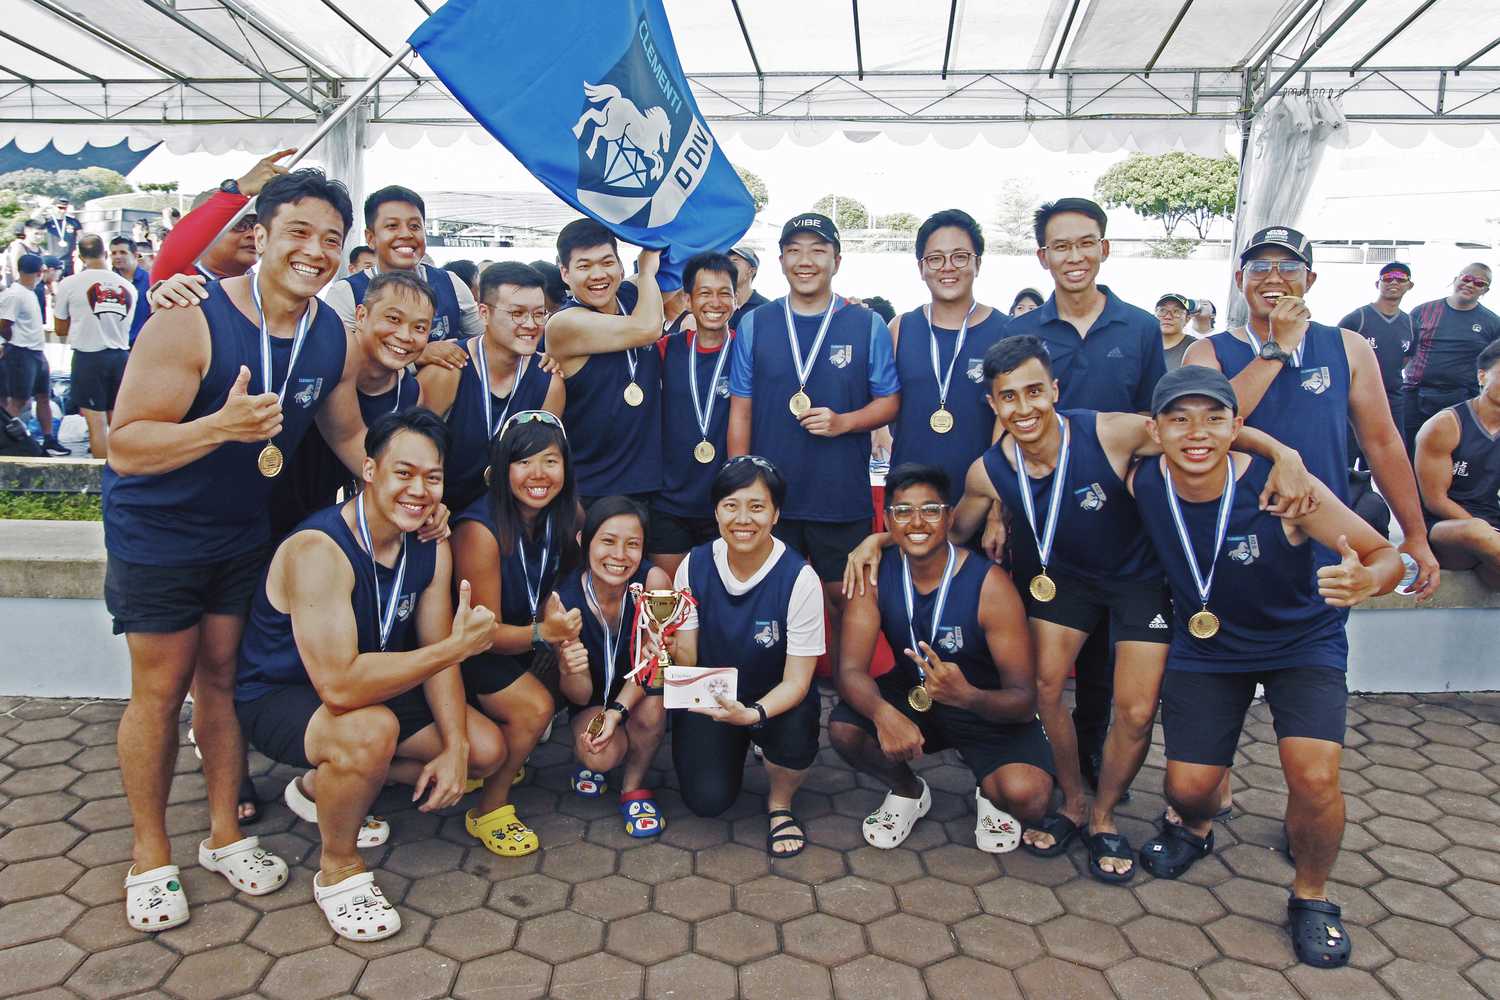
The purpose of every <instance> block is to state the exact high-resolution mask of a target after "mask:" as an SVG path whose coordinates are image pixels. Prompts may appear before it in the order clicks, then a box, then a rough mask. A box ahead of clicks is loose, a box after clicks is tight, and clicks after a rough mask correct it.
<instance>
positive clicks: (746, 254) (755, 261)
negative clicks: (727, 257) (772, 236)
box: [729, 233, 786, 271]
mask: <svg viewBox="0 0 1500 1000" xmlns="http://www.w3.org/2000/svg"><path fill="white" fill-rule="evenodd" d="M781 239H782V241H783V242H785V240H786V234H785V233H783V234H782V237H781ZM729 252H730V253H732V254H734V255H735V256H736V257H738V258H740V259H741V260H743V261H744V262H745V263H747V264H749V265H750V266H751V267H753V268H755V269H756V270H757V271H759V270H760V254H758V253H756V252H755V251H754V250H752V249H750V248H749V247H747V246H745V245H744V244H743V243H741V244H740V245H739V246H737V247H735V248H733V249H732V250H730V251H729Z"/></svg>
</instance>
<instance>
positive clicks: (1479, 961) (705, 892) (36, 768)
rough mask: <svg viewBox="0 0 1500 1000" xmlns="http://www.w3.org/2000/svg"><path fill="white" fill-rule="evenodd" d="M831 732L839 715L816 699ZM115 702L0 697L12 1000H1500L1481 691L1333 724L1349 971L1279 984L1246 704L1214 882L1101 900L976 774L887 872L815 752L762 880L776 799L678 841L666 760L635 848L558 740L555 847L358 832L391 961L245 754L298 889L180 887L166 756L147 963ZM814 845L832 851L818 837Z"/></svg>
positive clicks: (1496, 804)
mask: <svg viewBox="0 0 1500 1000" xmlns="http://www.w3.org/2000/svg"><path fill="white" fill-rule="evenodd" d="M824 702H825V708H826V707H827V704H828V702H829V699H828V697H827V696H826V695H825V696H824ZM121 709H122V706H121V704H120V703H118V702H102V701H94V702H79V701H47V700H34V699H32V700H28V699H24V698H0V984H3V985H0V992H3V993H4V994H5V995H24V994H32V993H34V994H35V995H37V996H41V997H49V998H50V997H53V996H56V997H62V996H64V995H67V996H83V997H90V998H106V997H125V996H136V995H150V996H163V997H171V998H175V1000H195V998H200V997H201V998H208V997H237V996H244V995H258V996H263V997H270V998H272V1000H311V998H320V997H334V996H345V995H350V994H356V995H359V996H362V997H367V998H375V997H386V996H390V997H403V998H405V997H440V996H456V997H464V998H468V997H476V998H485V1000H494V998H500V997H503V998H506V1000H512V998H515V1000H520V998H524V997H558V998H562V1000H567V998H571V997H585V998H588V1000H605V998H609V997H627V998H628V997H694V998H702V1000H737V998H746V1000H755V998H760V997H774V998H777V1000H782V998H785V997H788V996H797V997H807V998H819V997H826V998H830V1000H832V998H838V1000H845V998H864V997H880V998H882V1000H884V998H902V997H914V998H915V997H937V998H947V997H959V998H962V1000H973V998H975V997H979V996H983V997H987V998H989V997H993V998H997V1000H1013V998H1020V997H1034V996H1049V997H1070V998H1071V997H1080V998H1089V997H1100V998H1113V1000H1135V998H1138V997H1139V998H1154V997H1170V998H1172V1000H1179V998H1180V1000H1189V998H1201V997H1209V998H1214V1000H1231V998H1247V1000H1248V998H1254V1000H1262V998H1269V1000H1280V998H1286V1000H1299V998H1313V997H1315V998H1318V1000H1345V998H1348V1000H1365V998H1372V1000H1381V998H1389V997H1396V998H1407V997H1410V998H1423V1000H1425V998H1428V997H1443V998H1445V1000H1446V998H1449V997H1455V998H1464V997H1497V996H1500V834H1496V832H1495V831H1496V830H1497V829H1500V798H1497V796H1500V695H1485V694H1474V695H1440V696H1438V695H1433V696H1407V695H1389V696H1381V697H1361V696H1355V697H1351V698H1350V701H1349V720H1350V721H1349V725H1350V727H1351V728H1350V731H1349V732H1350V746H1349V748H1348V749H1347V750H1346V751H1345V754H1344V758H1345V770H1344V774H1343V784H1344V788H1345V791H1346V804H1347V813H1348V825H1347V827H1346V832H1345V839H1344V849H1343V851H1342V853H1341V855H1340V858H1339V861H1338V864H1337V865H1336V866H1335V869H1334V875H1333V880H1332V882H1331V883H1330V886H1329V891H1330V894H1331V896H1332V897H1333V898H1334V899H1335V900H1336V901H1338V902H1340V903H1341V904H1342V905H1343V906H1344V914H1345V922H1346V923H1347V924H1348V926H1349V928H1350V936H1351V940H1352V941H1353V943H1354V948H1355V952H1354V961H1353V964H1352V965H1351V966H1350V967H1349V968H1346V969H1341V970H1337V971H1333V972H1330V971H1327V970H1318V969H1312V968H1308V967H1305V966H1300V965H1298V964H1297V963H1296V959H1295V956H1294V954H1293V952H1292V950H1291V946H1290V941H1289V940H1288V938H1287V936H1286V933H1285V931H1284V930H1283V928H1282V926H1281V924H1282V920H1283V917H1284V914H1285V908H1286V894H1287V889H1288V886H1289V885H1290V882H1291V877H1292V869H1291V867H1290V866H1289V865H1288V864H1287V862H1286V860H1285V858H1284V857H1283V856H1282V854H1281V851H1280V848H1281V811H1282V809H1283V808H1284V806H1285V801H1286V784H1285V782H1284V781H1283V780H1282V778H1281V775H1280V773H1279V771H1278V770H1277V756H1276V748H1275V745H1274V743H1273V742H1272V740H1274V734H1273V733H1272V731H1271V727H1270V724H1269V722H1270V720H1269V715H1267V714H1266V710H1265V706H1264V705H1263V704H1259V703H1257V704H1256V705H1254V706H1252V708H1251V712H1250V719H1249V720H1248V722H1247V724H1246V727H1245V733H1244V737H1243V739H1242V741H1241V745H1240V751H1241V755H1242V756H1241V757H1240V758H1239V763H1238V764H1237V765H1236V767H1235V770H1234V775H1235V782H1234V787H1235V790H1236V798H1237V803H1238V804H1239V809H1240V810H1241V811H1239V812H1237V813H1236V816H1235V817H1234V819H1232V820H1231V821H1230V822H1228V823H1223V824H1219V825H1218V827H1217V828H1216V839H1217V856H1216V857H1214V858H1212V859H1210V860H1206V861H1203V862H1201V863H1200V864H1199V865H1197V866H1196V867H1195V868H1194V869H1193V870H1192V871H1191V872H1189V873H1188V875H1187V876H1186V877H1185V878H1183V879H1181V880H1180V881H1177V882H1162V881H1156V880H1153V879H1151V878H1149V877H1148V876H1146V875H1144V874H1142V875H1140V876H1138V877H1137V879H1136V880H1135V881H1134V882H1133V883H1132V884H1131V885H1129V886H1127V887H1123V888H1122V887H1112V886H1103V885H1100V884H1098V883H1096V882H1094V881H1093V880H1091V879H1090V878H1089V877H1088V876H1087V875H1086V874H1084V872H1085V871H1086V865H1085V861H1086V856H1085V853H1084V851H1083V849H1082V847H1081V846H1075V847H1074V848H1073V850H1072V852H1071V854H1070V856H1069V857H1066V858H1056V859H1051V860H1044V859H1038V858H1034V857H1031V856H1030V855H1027V854H1025V853H1015V854H1009V855H1004V856H999V857H997V856H994V855H989V854H984V853H981V852H980V851H978V850H976V849H975V847H974V841H973V833H972V831H973V812H972V810H973V799H972V795H971V794H967V793H968V791H969V789H968V788H967V787H965V782H966V781H967V778H966V775H967V771H966V770H964V769H962V768H961V767H959V766H957V761H956V758H955V759H948V757H947V756H944V757H943V759H941V760H938V759H923V760H921V761H919V762H918V764H917V769H918V770H919V771H920V772H921V773H922V774H923V776H924V777H925V778H926V779H927V781H928V784H929V786H930V787H931V788H932V792H933V808H932V812H931V813H930V814H929V816H928V818H926V819H924V820H923V821H921V822H920V823H919V824H918V825H917V827H916V829H915V830H914V831H913V833H912V836H911V838H910V839H909V840H908V841H907V842H906V844H905V845H903V846H902V847H900V848H898V849H896V850H892V851H880V850H877V849H875V848H873V847H870V846H869V845H867V844H865V843H864V842H863V840H862V838H860V836H859V833H858V823H859V821H860V819H862V818H863V816H864V815H865V813H867V812H868V811H869V810H870V809H871V808H873V807H874V806H875V805H876V804H877V803H878V802H879V801H880V796H881V794H882V791H883V790H882V789H880V788H879V787H877V785H876V783H875V782H873V781H871V780H870V779H868V778H864V777H860V776H856V775H854V774H853V773H852V772H850V771H849V770H848V769H847V768H846V767H845V766H844V765H843V764H842V763H841V762H840V761H839V759H838V758H837V755H836V754H834V753H833V752H832V751H831V750H828V749H826V748H825V749H824V750H823V752H822V753H821V754H820V756H819V759H818V763H817V767H816V769H815V772H814V774H813V776H811V777H810V778H809V782H808V785H807V786H806V788H805V790H804V791H803V793H802V794H801V796H800V797H799V798H798V800H797V806H798V809H799V816H802V817H803V818H805V819H806V820H807V821H808V822H807V828H808V830H809V832H810V834H811V836H812V838H813V840H814V841H815V842H814V843H812V844H810V845H809V847H808V849H807V851H806V852H805V853H804V854H803V855H802V856H801V857H799V858H793V859H784V860H777V861H774V862H773V861H771V860H769V859H768V858H767V857H766V856H765V853H764V851H763V849H762V848H761V846H760V845H761V838H763V837H764V832H765V815H764V812H763V808H764V806H763V798H762V797H763V795H764V791H765V777H764V774H763V772H762V771H761V769H760V768H759V766H758V765H757V764H755V762H754V761H751V762H749V764H748V765H747V774H746V782H745V785H746V788H747V791H746V793H745V794H744V795H743V796H742V797H741V799H740V801H739V802H737V803H736V804H735V805H734V806H733V807H732V808H731V809H730V810H729V811H728V812H727V813H725V814H724V815H723V816H720V817H714V818H707V819H700V818H696V817H692V816H690V815H688V814H687V813H686V812H685V810H684V808H683V806H682V800H681V798H680V796H679V794H678V791H677V788H676V781H675V777H674V775H673V774H672V773H671V770H670V766H669V765H670V759H671V756H670V748H663V750H662V756H661V757H660V758H659V760H658V765H666V766H665V768H663V769H659V770H658V771H657V772H656V773H654V774H653V775H652V782H653V787H654V788H655V789H656V790H657V796H658V801H659V802H660V803H661V804H662V806H663V809H664V811H665V813H666V816H667V823H668V828H667V832H666V834H665V835H664V836H663V837H662V839H661V841H660V842H654V843H653V842H649V841H648V842H636V841H633V840H631V839H630V838H629V837H627V836H625V835H624V832H623V830H622V829H621V828H620V825H619V819H618V816H617V815H616V813H615V811H614V803H613V801H612V799H606V800H593V801H588V800H582V799H578V798H576V797H575V796H573V794H572V793H571V792H570V791H569V790H568V783H567V775H568V772H569V770H570V767H571V763H570V759H569V749H568V746H567V744H566V743H565V742H564V740H563V730H564V728H565V727H558V734H557V735H556V736H554V738H553V741H552V742H551V743H550V744H548V745H545V746H542V747H539V748H538V749H537V751H536V753H535V754H534V756H533V760H532V763H533V765H534V766H533V768H532V773H533V778H532V779H531V780H530V781H528V783H527V784H525V785H523V786H521V787H520V788H518V789H517V791H516V801H517V802H518V804H519V806H520V808H521V810H522V812H523V814H524V815H525V816H526V818H527V819H528V821H530V822H532V823H533V825H534V826H535V827H536V828H537V829H538V831H540V832H541V834H542V837H543V843H544V844H545V845H547V847H546V849H544V850H543V851H542V852H541V853H540V854H538V855H533V856H531V857H527V858H515V859H508V858H499V857H496V856H494V855H492V854H490V853H489V852H487V851H485V850H484V849H483V848H482V847H480V846H479V845H477V844H475V843H474V842H473V841H472V840H471V839H469V838H468V836H467V834H466V833H465V832H464V829H463V821H462V810H463V809H464V808H466V807H467V806H468V805H469V804H470V803H467V802H466V803H463V804H462V805H460V806H458V807H455V809H454V810H452V811H451V813H450V814H449V815H447V816H436V815H427V814H420V813H417V812H415V811H413V810H412V809H411V806H410V804H409V803H408V802H407V801H406V795H405V794H403V793H402V792H401V790H400V789H393V790H390V791H388V792H387V793H385V794H384V795H383V796H382V798H381V800H380V801H379V802H378V803H377V811H379V812H381V813H382V814H383V815H386V816H387V817H388V818H389V819H390V820H391V822H392V825H393V827H394V836H393V838H392V843H391V845H390V846H388V847H386V848H382V849H380V850H376V851H369V852H366V856H365V857H366V861H367V862H368V863H369V864H371V865H372V866H377V867H379V869H380V870H381V872H382V874H381V885H382V886H383V887H384V888H385V890H386V892H387V894H388V895H389V897H390V898H391V899H392V901H393V902H395V903H396V904H397V905H398V906H399V907H400V908H401V910H402V915H403V918H404V927H403V930H402V932H401V933H400V934H399V935H397V936H396V937H393V938H391V939H389V940H387V941H383V942H378V943H370V944H350V943H348V942H343V941H339V940H338V939H336V938H335V937H334V935H333V933H332V931H331V930H330V929H329V928H328V925H327V923H326V921H325V920H324V919H323V916H322V914H321V913H320V912H319V911H318V910H317V908H316V907H315V906H314V905H313V904H312V902H311V900H310V896H311V884H312V875H313V872H314V871H315V870H316V865H317V857H318V854H317V844H316V840H315V838H316V835H317V831H316V830H315V829H313V828H312V827H310V826H308V825H307V824H305V823H301V822H299V821H296V820H295V819H294V818H293V817H292V816H291V815H290V814H289V813H288V812H287V811H286V809H285V807H284V806H282V805H281V804H280V803H279V802H278V801H276V799H275V796H274V794H272V793H273V790H276V789H279V788H280V786H281V785H282V784H283V783H284V782H285V781H286V780H287V778H288V777H289V776H290V774H291V772H290V771H289V770H288V769H286V768H273V767H272V766H271V765H270V764H269V762H267V761H265V760H264V759H263V758H260V757H259V756H256V755H252V759H251V772H252V774H254V775H256V780H257V781H258V782H260V783H261V785H262V787H261V792H262V794H263V795H264V796H266V797H267V799H268V804H267V805H266V807H265V813H266V815H265V818H264V819H263V820H262V824H261V825H260V826H259V827H257V828H254V829H255V831H256V832H259V833H260V834H261V836H262V837H263V839H264V842H265V843H266V844H267V846H270V847H272V848H274V849H277V850H279V851H281V852H282V853H283V854H284V855H285V856H286V857H287V858H288V860H289V861H291V862H292V879H291V881H290V884H289V885H288V886H287V888H286V889H284V890H282V891H280V892H278V893H274V894H272V895H270V896H265V897H259V898H251V897H245V896H240V895H237V894H236V893H235V892H234V891H233V890H232V889H230V887H229V886H228V885H227V884H225V883H224V881H223V880H222V879H220V878H219V877H218V876H216V875H212V874H210V873H207V872H204V871H202V870H201V869H199V868H198V867H197V865H196V864H195V863H194V854H193V852H194V848H195V845H196V844H197V840H198V838H199V837H201V836H202V832H201V831H202V829H203V828H204V824H205V823H206V816H207V813H206V805H205V802H204V785H203V779H202V775H201V773H200V771H199V770H198V765H197V762H196V761H194V760H192V758H191V755H190V754H183V755H182V757H181V758H180V759H179V762H178V776H177V780H176V784H175V786H174V789H173V793H172V799H171V802H172V806H171V810H172V811H171V813H170V815H169V832H170V833H171V834H172V835H173V837H174V838H175V839H174V841H173V845H174V846H173V849H174V857H175V859H176V860H177V861H178V863H179V864H181V865H183V874H182V881H183V884H184V885H185V886H186V887H187V890H188V893H189V895H190V897H191V899H192V902H193V909H192V913H193V919H192V920H191V921H190V922H189V923H188V924H187V925H186V926H184V927H182V928H178V929H176V930H173V931H169V932H166V933H163V934H160V935H158V936H157V937H156V938H155V939H150V938H146V937H143V936H142V935H140V934H138V933H137V932H135V931H133V930H132V929H131V928H129V927H128V926H126V925H125V923H124V920H123V918H122V915H121V912H120V911H121V902H120V901H121V899H122V898H123V893H122V890H121V880H122V879H123V878H124V873H125V871H126V869H127V868H128V867H129V863H130V862H129V858H130V848H131V844H130V832H129V829H128V826H127V824H128V822H129V813H128V810H127V809H126V803H125V800H124V799H123V798H122V797H121V789H120V784H119V772H118V770H117V769H116V768H117V759H116V754H115V748H114V746H113V743H112V742H111V741H112V739H113V731H114V726H115V720H116V719H117V718H118V716H119V713H120V711H121ZM1160 735H1161V733H1160V729H1159V728H1158V729H1157V730H1156V733H1155V737H1156V739H1157V741H1158V742H1157V743H1156V744H1155V745H1154V746H1153V748H1152V751H1151V754H1150V756H1149V757H1148V759H1147V766H1146V768H1145V769H1144V770H1143V771H1142V774H1141V776H1140V777H1139V778H1138V779H1137V780H1136V784H1135V793H1136V794H1135V799H1134V801H1133V802H1132V803H1129V804H1126V805H1124V806H1122V807H1121V810H1120V819H1121V826H1122V829H1124V830H1125V832H1126V833H1127V834H1128V835H1129V836H1130V837H1131V838H1132V840H1133V841H1134V842H1135V843H1137V844H1139V842H1140V841H1141V840H1142V839H1143V838H1144V837H1145V836H1148V835H1149V832H1150V829H1151V823H1152V822H1153V821H1154V820H1155V817H1156V815H1158V814H1159V813H1160V810H1161V808H1162V799H1161V780H1162V770H1161V768H1162V763H1163V758H1162V755H1161V748H1160V743H1159V740H1160ZM820 838H821V839H820Z"/></svg>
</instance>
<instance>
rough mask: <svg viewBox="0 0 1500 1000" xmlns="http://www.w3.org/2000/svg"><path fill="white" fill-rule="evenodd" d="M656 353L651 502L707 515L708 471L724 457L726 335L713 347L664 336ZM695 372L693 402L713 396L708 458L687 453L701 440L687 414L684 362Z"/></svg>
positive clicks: (711, 479)
mask: <svg viewBox="0 0 1500 1000" xmlns="http://www.w3.org/2000/svg"><path fill="white" fill-rule="evenodd" d="M665 343H666V350H665V356H664V357H663V359H662V370H661V395H662V428H661V446H662V490H661V495H660V496H659V497H657V498H656V502H655V506H656V507H659V508H661V509H662V510H664V511H666V512H667V513H669V514H676V515H677V516H679V517H713V514H714V510H713V504H712V503H711V502H710V500H709V488H710V487H712V486H713V482H714V475H715V474H716V473H717V472H718V471H719V469H720V468H721V467H723V465H724V462H725V461H726V460H728V458H729V360H728V351H729V347H730V341H729V340H728V339H727V338H726V339H725V341H724V344H723V346H721V347H720V348H719V349H718V350H717V351H700V350H698V349H697V347H696V338H695V337H694V336H693V335H692V334H678V335H676V336H672V337H668V338H666V341H665ZM721 356H723V357H724V359H725V360H724V368H723V370H722V371H721V372H720V373H719V381H718V382H717V383H715V384H712V385H711V384H710V383H711V382H713V374H714V366H715V365H716V364H717V363H718V361H719V358H720V357H721ZM690 359H691V364H693V365H694V366H695V368H696V370H697V372H698V402H699V404H700V405H705V404H707V402H708V398H709V396H710V395H712V396H713V401H714V404H713V412H712V413H711V414H710V415H709V422H708V441H709V443H710V444H712V445H713V446H714V458H713V461H711V462H700V461H698V460H697V459H696V458H694V457H693V449H694V448H696V447H697V446H698V443H699V442H700V441H702V440H703V435H702V434H701V433H699V430H698V418H697V417H696V416H694V414H693V393H692V385H691V383H689V381H688V364H689V363H690Z"/></svg>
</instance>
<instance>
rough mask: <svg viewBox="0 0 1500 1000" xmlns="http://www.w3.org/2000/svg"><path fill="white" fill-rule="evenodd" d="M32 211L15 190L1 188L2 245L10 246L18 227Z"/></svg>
mask: <svg viewBox="0 0 1500 1000" xmlns="http://www.w3.org/2000/svg"><path fill="white" fill-rule="evenodd" d="M30 214H31V213H30V211H29V210H28V209H27V207H26V206H25V205H23V204H22V203H21V199H20V198H18V197H17V196H16V193H15V192H14V191H11V190H9V189H6V188H0V245H3V246H9V245H10V241H11V237H12V236H17V235H19V233H17V232H16V229H17V228H18V227H19V226H20V225H21V223H22V222H25V221H26V219H27V218H29V217H30Z"/></svg>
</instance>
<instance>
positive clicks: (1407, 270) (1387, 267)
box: [1380, 260, 1411, 279]
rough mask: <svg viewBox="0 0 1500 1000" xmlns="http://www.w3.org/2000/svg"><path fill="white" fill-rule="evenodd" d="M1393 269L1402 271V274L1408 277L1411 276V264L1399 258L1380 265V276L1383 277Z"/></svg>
mask: <svg viewBox="0 0 1500 1000" xmlns="http://www.w3.org/2000/svg"><path fill="white" fill-rule="evenodd" d="M1392 271H1400V272H1401V273H1402V274H1404V275H1406V277H1407V278H1408V279H1410V278H1411V265H1410V264H1403V263H1401V261H1399V260H1393V261H1391V262H1390V263H1388V264H1382V265H1381V267H1380V277H1382V278H1383V277H1385V276H1386V275H1387V274H1389V273H1390V272H1392Z"/></svg>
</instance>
